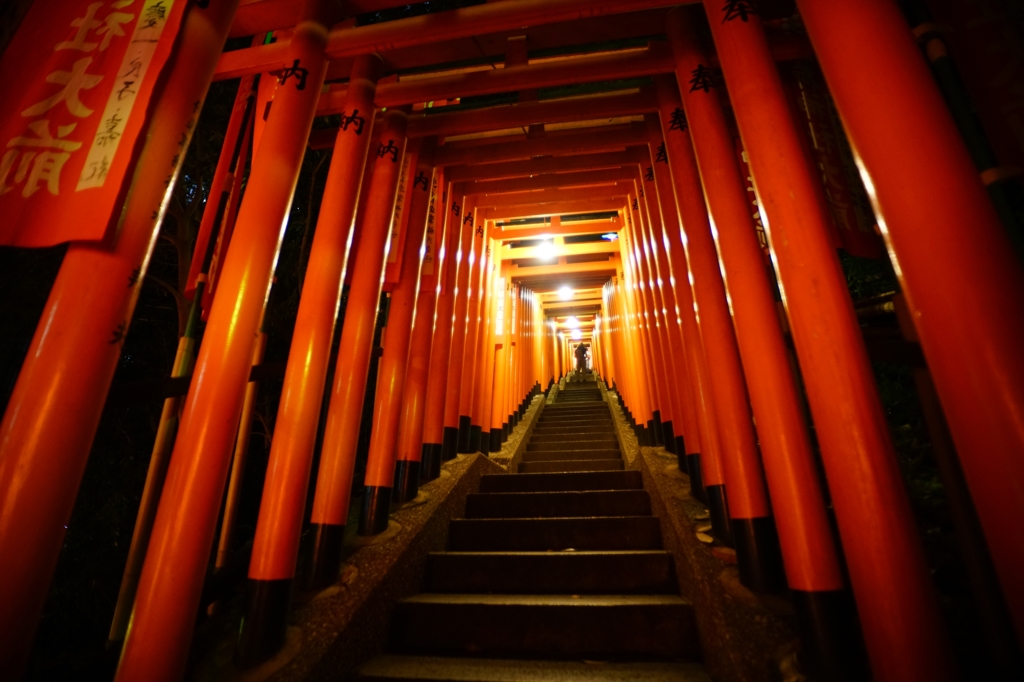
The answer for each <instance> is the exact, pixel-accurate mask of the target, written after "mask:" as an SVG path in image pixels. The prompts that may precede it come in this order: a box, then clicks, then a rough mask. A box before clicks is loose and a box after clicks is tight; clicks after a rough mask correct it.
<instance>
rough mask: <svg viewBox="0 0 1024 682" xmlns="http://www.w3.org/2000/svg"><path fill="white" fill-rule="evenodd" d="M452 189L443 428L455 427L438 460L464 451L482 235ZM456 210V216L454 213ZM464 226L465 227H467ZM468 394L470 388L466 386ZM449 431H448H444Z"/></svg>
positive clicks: (468, 203)
mask: <svg viewBox="0 0 1024 682" xmlns="http://www.w3.org/2000/svg"><path fill="white" fill-rule="evenodd" d="M453 187H457V189H456V190H454V194H455V196H462V197H464V199H463V200H464V202H465V203H464V205H463V208H462V211H461V212H458V211H456V210H455V208H456V206H457V204H456V203H453V204H452V216H453V217H454V218H456V219H457V220H458V221H459V223H460V224H461V225H462V228H463V234H462V241H461V248H460V254H461V257H460V258H459V259H458V260H459V261H460V262H459V282H458V288H457V289H456V292H455V315H454V317H453V318H452V344H451V351H450V353H449V356H448V392H447V395H445V407H444V425H445V429H446V430H448V429H451V428H453V426H454V428H455V429H456V439H455V442H454V443H453V445H454V449H453V450H451V452H449V451H447V449H446V450H445V451H444V452H443V453H442V459H446V460H447V459H451V457H454V456H455V455H457V454H459V453H465V452H468V448H469V432H470V415H469V408H468V405H467V404H466V400H465V399H464V398H463V394H464V393H465V392H466V380H465V379H464V376H463V375H464V374H465V373H466V370H467V369H469V370H470V373H472V370H473V364H472V361H468V362H467V360H466V356H467V355H469V354H471V349H473V348H474V346H473V344H474V343H475V341H476V337H475V336H471V334H470V332H472V331H475V326H474V325H473V321H472V317H473V315H474V313H475V312H476V308H475V306H474V302H475V300H476V296H475V294H476V284H477V280H478V279H479V275H480V266H481V263H482V255H483V254H482V246H483V241H484V240H483V237H482V236H477V235H476V228H475V227H474V222H473V220H474V215H473V214H474V212H475V210H476V208H475V206H473V203H472V199H471V198H470V197H465V194H464V192H463V190H462V188H461V186H458V185H453ZM456 213H459V215H456ZM467 228H468V230H467ZM470 393H472V388H470ZM447 432H448V433H451V431H447Z"/></svg>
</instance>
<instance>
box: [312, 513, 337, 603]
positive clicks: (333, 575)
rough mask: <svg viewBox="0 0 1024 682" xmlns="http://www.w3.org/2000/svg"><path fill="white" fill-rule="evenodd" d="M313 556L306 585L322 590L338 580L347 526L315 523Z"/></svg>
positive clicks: (313, 525)
mask: <svg viewBox="0 0 1024 682" xmlns="http://www.w3.org/2000/svg"><path fill="white" fill-rule="evenodd" d="M312 527H313V558H312V560H311V561H310V562H309V574H308V575H307V577H306V586H307V587H308V588H309V589H311V590H322V589H323V588H325V587H329V586H331V585H333V584H334V583H336V582H337V581H338V571H340V570H341V547H342V544H343V543H344V540H345V526H336V525H334V524H331V523H314V524H312Z"/></svg>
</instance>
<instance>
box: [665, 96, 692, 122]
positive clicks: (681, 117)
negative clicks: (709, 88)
mask: <svg viewBox="0 0 1024 682" xmlns="http://www.w3.org/2000/svg"><path fill="white" fill-rule="evenodd" d="M691 92H692V90H691ZM669 120H670V121H671V124H670V125H669V127H668V130H669V132H672V131H673V130H678V131H680V132H682V131H684V130H686V114H685V113H683V110H682V109H680V108H679V107H676V110H675V111H673V112H672V116H671V118H670V119H669Z"/></svg>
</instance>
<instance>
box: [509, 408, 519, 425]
mask: <svg viewBox="0 0 1024 682" xmlns="http://www.w3.org/2000/svg"><path fill="white" fill-rule="evenodd" d="M508 423H509V426H510V427H511V428H513V429H514V428H516V427H517V426H519V415H518V414H516V413H515V412H513V413H512V414H510V415H509V416H508Z"/></svg>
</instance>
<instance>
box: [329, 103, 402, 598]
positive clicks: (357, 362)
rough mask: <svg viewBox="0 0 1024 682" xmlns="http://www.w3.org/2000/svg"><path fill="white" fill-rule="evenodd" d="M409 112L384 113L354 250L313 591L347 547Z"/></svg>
mask: <svg viewBox="0 0 1024 682" xmlns="http://www.w3.org/2000/svg"><path fill="white" fill-rule="evenodd" d="M406 119H407V114H406V113H405V112H404V111H402V110H401V109H391V110H389V111H388V112H387V113H386V114H385V115H384V120H383V122H382V132H381V137H380V140H381V141H380V142H379V143H378V144H377V149H376V152H375V153H376V155H377V158H376V160H375V163H374V167H373V174H372V175H371V176H370V184H369V186H368V187H367V188H366V191H367V192H369V200H368V201H367V204H366V215H365V218H364V219H363V222H362V228H363V233H362V235H361V237H360V238H359V243H358V245H357V247H356V251H355V266H354V267H353V268H352V288H351V289H350V290H349V296H348V304H347V308H346V310H345V324H344V326H343V327H342V330H341V345H340V346H339V348H338V360H337V369H336V370H335V382H334V389H333V391H332V394H331V404H330V407H329V408H328V411H327V423H326V426H325V429H324V442H323V448H322V450H321V456H320V471H319V473H318V475H317V484H316V494H315V496H314V498H313V514H312V517H311V519H310V521H311V523H312V524H313V527H314V529H315V539H314V545H313V556H312V560H311V566H310V585H311V586H312V587H326V586H327V585H330V584H332V583H333V582H334V581H335V580H337V577H338V570H339V568H340V567H341V547H342V540H343V536H344V532H345V522H346V521H347V520H348V507H349V501H350V499H351V494H352V477H353V475H354V473H355V464H356V461H355V458H356V443H357V440H358V438H359V422H360V419H361V418H362V408H363V396H364V392H365V390H366V379H367V374H368V372H369V367H370V353H371V352H372V346H373V343H372V339H373V334H374V328H375V326H376V322H377V304H378V301H379V299H380V291H381V286H382V283H383V279H384V261H385V256H386V255H387V250H388V246H389V243H390V240H391V222H392V220H393V219H394V204H395V191H396V188H397V187H398V177H399V174H400V172H401V168H402V156H403V154H404V150H405V141H406V140H405V124H406Z"/></svg>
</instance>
